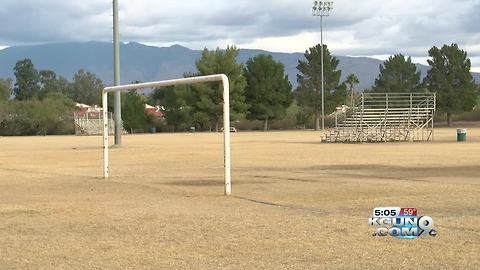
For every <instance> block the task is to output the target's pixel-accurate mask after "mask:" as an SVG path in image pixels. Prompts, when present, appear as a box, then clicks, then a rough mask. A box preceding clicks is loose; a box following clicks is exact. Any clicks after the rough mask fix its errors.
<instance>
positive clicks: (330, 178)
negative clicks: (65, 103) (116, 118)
mask: <svg viewBox="0 0 480 270" xmlns="http://www.w3.org/2000/svg"><path fill="white" fill-rule="evenodd" d="M455 136H456V131H455V129H437V130H436V134H435V138H436V141H435V142H432V143H394V144H361V145H353V144H321V143H319V134H318V133H315V132H274V133H255V132H252V133H242V132H239V133H236V134H232V165H233V170H232V179H233V194H234V196H232V197H224V196H223V187H224V183H223V167H222V166H223V164H222V162H223V157H222V155H223V150H222V135H221V134H220V133H211V134H161V135H160V134H159V135H145V136H125V138H124V142H125V143H126V144H127V145H128V147H127V148H123V149H115V150H113V151H111V160H110V166H111V167H110V173H111V179H109V180H108V181H105V180H103V179H102V167H101V166H102V148H101V143H102V139H101V138H100V137H73V136H58V137H55V136H53V137H23V138H4V137H0V144H1V145H2V147H1V150H0V219H1V222H0V269H373V268H377V267H384V268H402V269H480V262H479V260H480V259H479V257H478V252H479V250H480V229H479V228H478V226H477V225H476V224H479V223H480V210H479V206H480V197H479V194H480V165H479V164H480V155H479V154H478V153H480V143H479V142H480V129H478V128H471V129H469V140H470V142H468V143H456V142H455ZM377 206H403V207H417V208H418V209H419V212H420V213H421V214H422V215H429V216H432V217H433V218H434V221H435V227H436V228H437V230H438V232H439V234H438V236H437V237H435V238H424V239H417V240H399V239H394V238H376V237H373V236H372V233H373V230H374V228H373V227H370V226H368V224H367V220H368V217H370V215H371V211H372V209H373V208H374V207H377Z"/></svg>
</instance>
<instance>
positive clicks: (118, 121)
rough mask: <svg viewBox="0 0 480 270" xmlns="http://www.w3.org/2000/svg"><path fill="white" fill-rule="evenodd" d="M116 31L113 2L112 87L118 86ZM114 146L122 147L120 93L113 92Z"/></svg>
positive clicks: (115, 11) (117, 41)
mask: <svg viewBox="0 0 480 270" xmlns="http://www.w3.org/2000/svg"><path fill="white" fill-rule="evenodd" d="M119 39H120V38H119V29H118V0H113V69H114V71H113V80H114V85H115V86H118V85H120V41H119ZM114 95H115V99H114V101H115V103H114V115H115V116H114V117H115V146H121V145H122V129H123V128H122V126H123V124H122V100H121V94H120V92H115V94H114Z"/></svg>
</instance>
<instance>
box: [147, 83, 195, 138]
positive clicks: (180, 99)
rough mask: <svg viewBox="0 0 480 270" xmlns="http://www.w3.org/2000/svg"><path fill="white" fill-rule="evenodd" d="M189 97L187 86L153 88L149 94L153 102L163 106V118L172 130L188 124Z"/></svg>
mask: <svg viewBox="0 0 480 270" xmlns="http://www.w3.org/2000/svg"><path fill="white" fill-rule="evenodd" d="M190 98H191V97H190V93H189V91H188V86H177V87H169V88H163V89H155V91H154V92H153V93H152V96H151V99H152V100H153V102H154V103H155V104H160V105H161V106H162V107H163V108H164V113H165V120H166V121H167V125H169V126H170V127H171V128H172V129H173V132H176V131H179V130H181V128H182V127H186V126H188V125H189V124H190V119H191V117H190V111H191V107H190V105H189V99H190Z"/></svg>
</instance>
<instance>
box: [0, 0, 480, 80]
mask: <svg viewBox="0 0 480 270" xmlns="http://www.w3.org/2000/svg"><path fill="white" fill-rule="evenodd" d="M119 1H120V19H121V36H122V41H124V42H129V41H136V42H140V43H144V44H150V45H158V46H167V45H172V44H176V43H178V44H181V45H184V46H187V47H190V48H193V49H201V48H204V47H208V48H215V47H217V46H219V47H225V46H226V45H230V44H236V45H237V46H239V47H241V48H257V49H266V50H271V51H280V52H303V51H305V49H306V48H308V47H310V46H312V45H314V44H317V43H319V40H320V33H319V32H320V31H319V28H320V21H319V18H317V17H313V16H312V14H311V8H312V3H313V1H310V0H236V1H226V0H195V1H193V0H182V1H179V0H119ZM111 14H112V11H111V0H78V1H66V0H1V4H0V25H1V27H0V48H1V47H4V46H14V45H28V44H39V43H49V42H69V41H91V40H96V41H110V40H111V36H112V33H111V31H112V30H111V27H112V26H111V20H112V16H111ZM479 29H480V0H448V1H447V0H363V1H357V0H336V1H334V10H333V11H332V13H331V16H330V17H328V18H326V19H325V32H324V38H325V42H326V44H328V45H329V48H330V49H331V50H332V52H333V53H334V54H337V55H352V56H374V57H377V58H381V59H383V58H385V57H386V56H388V55H391V54H395V53H403V54H407V55H410V56H412V57H414V60H415V61H416V62H421V63H425V61H426V59H427V57H428V55H427V51H428V49H429V48H431V47H432V46H433V45H436V46H441V45H443V44H445V43H447V44H450V43H453V42H455V43H458V44H459V45H460V46H461V47H462V48H463V49H465V50H467V51H468V53H469V57H470V58H471V60H472V66H473V67H474V70H475V71H480V31H479Z"/></svg>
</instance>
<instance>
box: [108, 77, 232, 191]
mask: <svg viewBox="0 0 480 270" xmlns="http://www.w3.org/2000/svg"><path fill="white" fill-rule="evenodd" d="M205 82H221V83H222V86H223V159H224V169H225V172H224V177H225V195H231V194H232V185H231V168H230V167H231V165H230V85H229V81H228V77H227V76H226V75H224V74H218V75H208V76H199V77H190V78H183V79H176V80H165V81H157V82H147V83H139V84H129V85H119V86H112V87H106V88H104V89H103V91H102V106H103V176H104V178H105V179H107V178H108V177H109V170H110V169H109V162H108V149H109V142H108V140H109V134H108V93H113V92H123V91H128V90H139V89H146V88H158V87H168V86H177V85H188V84H195V83H205Z"/></svg>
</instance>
